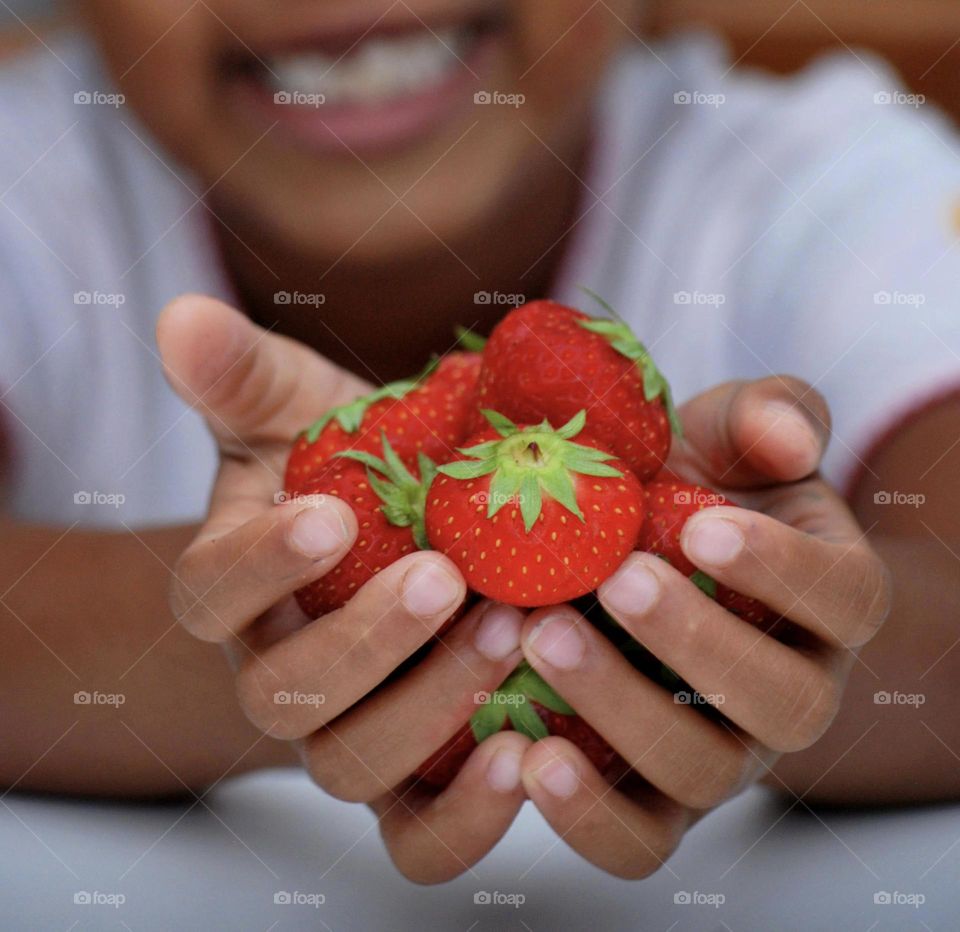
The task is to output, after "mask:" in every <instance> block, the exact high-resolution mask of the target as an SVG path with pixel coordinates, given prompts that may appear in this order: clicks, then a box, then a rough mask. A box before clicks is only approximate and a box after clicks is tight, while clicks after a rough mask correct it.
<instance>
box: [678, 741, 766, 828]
mask: <svg viewBox="0 0 960 932" xmlns="http://www.w3.org/2000/svg"><path fill="white" fill-rule="evenodd" d="M753 761H754V758H753V755H751V754H750V752H749V750H747V748H745V747H744V746H743V745H742V744H741V743H740V742H739V741H737V740H735V739H731V740H729V741H726V740H725V741H724V742H723V744H722V745H721V746H719V747H717V748H715V749H713V750H712V751H711V752H709V753H705V754H701V755H698V757H697V761H696V763H695V764H694V765H693V766H691V767H689V768H688V769H687V771H686V773H685V774H684V777H683V780H682V783H681V786H680V787H679V788H678V790H677V792H676V793H674V794H672V795H673V796H674V798H675V799H676V800H677V801H678V802H680V803H682V804H683V805H685V806H689V807H690V808H691V809H699V810H706V809H714V808H716V807H717V806H719V805H720V804H721V803H723V802H726V801H727V800H728V799H730V798H731V797H733V796H735V795H736V794H737V793H738V792H739V791H740V789H741V788H742V787H743V785H744V782H745V780H746V778H747V775H748V774H749V773H750V771H751V769H752V764H753Z"/></svg>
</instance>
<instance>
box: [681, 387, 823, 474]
mask: <svg viewBox="0 0 960 932" xmlns="http://www.w3.org/2000/svg"><path fill="white" fill-rule="evenodd" d="M680 417H681V420H682V421H683V428H684V439H683V440H682V441H680V442H678V443H676V444H675V445H674V449H673V451H672V452H671V455H670V462H669V464H668V465H669V466H670V468H671V469H673V470H674V471H675V472H679V473H681V474H682V475H686V476H689V477H691V478H696V479H703V481H705V482H707V483H712V484H714V485H720V486H726V487H728V488H748V487H753V486H766V485H772V484H774V483H781V482H796V481H799V480H800V479H804V478H806V477H807V476H809V475H810V474H812V473H814V472H816V470H817V469H818V468H819V466H820V460H821V458H822V457H823V454H824V452H825V451H826V448H827V443H828V442H829V440H830V411H829V409H828V407H827V403H826V401H824V399H823V396H822V395H821V394H820V393H819V392H817V391H816V390H815V389H814V388H812V387H811V386H810V385H808V384H807V383H806V382H804V381H802V380H800V379H796V378H793V377H791V376H771V377H770V378H765V379H758V380H757V381H755V382H727V383H725V384H723V385H718V386H716V387H715V388H712V389H710V390H709V391H706V392H704V393H703V394H702V395H698V396H697V397H696V398H693V399H691V400H690V401H688V402H687V403H686V404H685V405H683V407H682V408H681V409H680Z"/></svg>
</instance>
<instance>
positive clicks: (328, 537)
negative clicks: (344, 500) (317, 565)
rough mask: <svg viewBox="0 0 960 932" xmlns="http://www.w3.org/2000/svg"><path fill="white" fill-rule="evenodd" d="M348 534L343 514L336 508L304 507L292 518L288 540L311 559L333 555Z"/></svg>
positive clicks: (347, 538)
mask: <svg viewBox="0 0 960 932" xmlns="http://www.w3.org/2000/svg"><path fill="white" fill-rule="evenodd" d="M349 538H350V535H349V532H348V531H347V525H346V524H345V523H344V520H343V516H342V515H341V514H340V512H339V511H338V510H337V509H336V508H330V507H326V508H324V507H322V506H318V507H316V508H305V509H304V510H303V511H301V512H300V513H299V514H298V515H297V516H296V518H294V519H293V527H292V528H291V530H290V541H291V543H292V544H293V546H294V547H296V549H297V550H299V551H300V553H302V554H303V555H304V556H305V557H309V558H310V559H311V560H320V559H322V558H323V557H329V556H333V554H335V553H337V551H339V550H342V549H343V548H344V547H345V546H346V544H347V541H348V540H349Z"/></svg>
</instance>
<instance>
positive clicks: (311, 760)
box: [304, 734, 386, 803]
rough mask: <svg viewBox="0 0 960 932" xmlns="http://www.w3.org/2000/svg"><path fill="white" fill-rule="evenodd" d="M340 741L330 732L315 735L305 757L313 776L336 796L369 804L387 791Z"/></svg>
mask: <svg viewBox="0 0 960 932" xmlns="http://www.w3.org/2000/svg"><path fill="white" fill-rule="evenodd" d="M338 745H339V743H338V742H335V741H329V740H327V739H326V735H324V734H317V735H312V736H311V737H310V738H308V739H307V742H306V745H305V748H304V759H305V763H306V768H307V773H308V774H309V775H310V779H311V780H313V782H314V783H316V784H317V786H319V787H320V789H322V790H323V791H324V792H325V793H329V794H330V795H331V796H332V797H333V798H334V799H339V800H340V801H342V802H347V803H369V802H373V800H374V799H376V798H377V797H379V796H382V795H383V794H384V792H386V788H385V786H384V785H383V783H381V782H380V781H379V780H376V779H375V778H374V777H373V776H372V775H371V774H370V773H368V772H366V771H365V770H364V768H363V767H362V766H358V762H357V760H356V759H355V758H353V757H352V756H351V755H348V754H343V753H341V751H340V748H339V746H338Z"/></svg>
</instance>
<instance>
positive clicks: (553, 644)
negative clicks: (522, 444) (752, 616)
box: [523, 379, 890, 878]
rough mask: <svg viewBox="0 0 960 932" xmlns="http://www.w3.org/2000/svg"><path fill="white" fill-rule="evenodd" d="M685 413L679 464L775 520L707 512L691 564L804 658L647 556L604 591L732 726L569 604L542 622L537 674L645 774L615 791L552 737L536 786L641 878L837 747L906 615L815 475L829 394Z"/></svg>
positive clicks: (591, 856)
mask: <svg viewBox="0 0 960 932" xmlns="http://www.w3.org/2000/svg"><path fill="white" fill-rule="evenodd" d="M790 406H792V407H790ZM682 414H683V419H684V424H685V428H686V431H687V438H688V439H687V441H686V443H684V444H682V445H681V446H680V447H679V449H678V450H677V451H676V454H675V456H674V457H673V458H672V461H671V463H670V467H671V468H672V469H673V470H674V471H676V472H680V473H682V474H684V475H685V476H687V477H689V478H692V479H694V480H698V479H700V480H705V481H707V482H708V483H709V484H711V485H714V486H716V485H719V486H723V487H728V488H729V487H735V488H739V489H750V490H753V491H752V492H750V493H749V494H748V495H746V496H744V495H742V494H741V495H738V497H740V498H741V499H742V500H743V501H744V503H745V504H749V505H751V506H752V507H755V508H756V509H757V511H748V510H746V509H741V508H722V507H721V508H715V509H709V510H705V511H702V512H700V514H698V515H697V516H696V517H694V518H692V519H690V521H689V522H688V523H687V525H686V527H685V528H684V531H683V535H682V545H683V547H684V551H685V552H686V554H687V556H688V557H689V558H690V559H691V560H692V561H693V562H694V563H695V564H697V565H698V566H699V567H701V568H702V569H703V570H704V571H705V572H707V573H709V574H710V575H711V576H713V577H714V578H716V579H717V580H718V581H720V582H722V583H725V584H726V585H728V586H730V587H731V588H732V589H734V590H736V591H738V592H741V593H744V594H747V595H751V596H754V597H756V598H758V599H760V600H761V601H762V602H764V603H766V604H767V605H769V606H770V607H771V608H774V609H776V610H777V611H778V612H782V613H783V614H784V615H785V616H786V617H788V618H789V619H790V620H791V621H792V622H793V623H794V624H795V625H796V626H797V628H796V634H795V636H794V637H793V638H792V639H791V643H790V646H787V645H785V644H782V643H779V642H778V641H777V640H774V639H773V638H772V637H768V636H766V635H764V634H762V633H761V632H759V631H758V630H757V629H756V628H754V627H752V626H751V625H749V624H747V623H746V622H744V621H741V620H739V619H738V618H736V617H735V616H733V615H731V614H729V613H727V612H726V611H724V610H723V609H722V608H720V606H718V605H717V604H716V602H714V601H712V600H711V599H709V598H708V597H707V596H705V595H704V594H703V593H701V592H700V591H699V590H698V589H697V588H696V587H695V586H694V585H691V583H690V582H689V580H688V579H687V578H686V577H684V576H682V575H680V574H679V573H678V572H677V571H676V570H673V569H671V567H670V566H669V565H667V564H666V563H664V562H663V561H662V560H659V559H657V558H656V557H653V556H650V555H647V554H635V555H634V556H632V557H631V558H630V559H629V560H628V562H627V563H626V564H625V565H624V567H623V568H622V569H621V570H620V571H619V572H618V574H617V575H616V576H614V577H613V578H612V579H610V580H609V581H607V582H606V583H605V584H604V585H603V586H602V587H601V589H600V592H599V596H600V600H601V602H602V603H603V605H604V606H605V607H606V609H607V610H608V611H609V612H610V613H611V614H612V615H613V616H614V617H615V618H616V619H617V620H618V621H619V622H620V623H621V624H622V625H623V626H624V628H626V629H627V630H628V631H629V632H630V633H631V634H632V635H633V636H634V637H635V638H636V639H637V640H638V641H640V642H641V643H642V644H643V645H644V646H645V647H647V648H648V649H649V650H650V651H652V652H653V653H654V654H655V655H656V656H657V657H659V658H660V660H662V661H663V663H665V664H666V665H668V666H669V667H670V668H672V669H673V670H674V671H676V672H677V673H678V674H679V675H680V676H681V677H682V678H683V679H684V680H686V681H687V682H688V683H690V684H691V686H692V687H693V688H694V689H695V690H696V691H697V692H698V693H699V694H701V695H702V696H712V697H716V701H717V705H718V708H719V710H720V711H721V712H722V713H723V715H724V716H725V719H726V720H725V721H719V720H715V719H716V716H714V717H713V718H709V717H707V716H705V715H703V714H701V712H700V711H699V710H698V709H697V708H696V706H695V705H691V704H678V703H677V702H676V701H674V698H673V697H672V696H671V695H670V694H669V693H668V692H667V691H665V690H664V689H662V688H660V687H659V686H657V685H655V684H654V683H653V682H651V681H650V680H649V679H647V678H646V677H644V676H642V675H640V674H639V673H637V672H636V671H635V670H634V669H633V667H631V666H630V664H629V663H628V662H627V661H626V660H625V659H624V657H623V656H622V655H621V654H619V653H618V652H617V650H616V649H614V648H613V647H612V646H611V645H610V643H609V642H608V641H606V639H605V638H604V637H603V636H602V635H600V633H599V632H598V631H597V630H596V629H595V628H593V627H592V626H591V625H590V624H589V623H586V622H584V621H583V620H582V619H581V618H580V616H578V615H577V613H576V612H575V611H574V610H573V609H572V608H570V607H569V606H565V607H562V608H560V609H553V610H551V609H541V610H538V611H536V612H534V613H533V614H532V615H531V616H530V618H529V619H528V620H527V622H526V624H525V626H524V641H523V644H524V652H525V654H526V656H527V658H528V659H529V661H530V662H531V663H532V664H533V666H534V667H536V669H537V670H538V671H539V672H540V673H541V674H542V675H543V677H544V678H545V679H546V680H548V681H549V682H550V683H551V684H552V685H553V686H554V687H555V688H556V689H557V691H558V692H559V693H560V694H561V695H562V696H563V697H564V698H565V699H566V700H567V701H568V702H569V703H570V704H571V705H572V706H573V707H574V708H575V709H576V710H577V712H578V713H579V714H580V715H582V716H583V717H584V718H585V719H587V721H589V722H590V724H592V725H593V726H594V727H595V728H596V729H597V730H598V731H599V732H600V733H601V734H602V735H603V736H604V738H606V739H607V740H608V741H609V742H610V743H611V744H612V745H613V746H614V747H615V748H616V749H617V750H618V751H619V752H620V754H621V755H622V756H623V757H624V758H626V760H627V761H629V762H630V763H631V764H632V765H633V768H634V771H635V772H634V773H632V774H630V775H628V777H627V778H625V779H624V780H622V781H621V782H620V783H618V784H617V786H616V787H614V788H611V787H610V786H609V785H608V784H607V783H606V782H605V781H604V780H603V779H602V778H601V776H600V775H599V774H598V773H597V772H596V770H595V769H594V768H593V767H592V766H591V764H590V763H589V761H588V760H587V758H586V757H585V756H584V755H583V754H582V753H581V752H580V751H579V750H578V749H577V748H576V747H574V746H573V745H572V744H571V743H570V742H568V741H566V740H564V739H562V738H558V737H552V738H548V739H546V740H544V741H540V742H538V743H537V744H536V745H533V746H532V747H531V748H530V750H528V751H527V753H526V755H525V757H524V761H523V770H524V776H523V782H524V786H525V787H526V790H527V793H528V794H529V796H530V798H531V799H532V800H533V801H534V802H535V803H536V805H537V806H538V807H539V808H540V810H541V811H542V812H543V814H544V816H545V817H546V818H547V819H548V821H549V822H550V823H551V824H552V825H553V827H554V828H555V829H556V831H557V832H558V833H559V834H560V835H561V837H562V838H563V839H564V840H565V841H566V842H567V843H568V844H570V845H571V846H572V847H573V848H575V849H576V850H577V851H578V852H580V854H582V855H583V856H584V857H585V858H587V859H588V860H589V861H591V862H592V863H594V864H595V865H597V866H598V867H601V868H603V869H604V870H607V871H610V872H611V873H613V874H616V875H618V876H623V877H630V878H637V877H644V876H646V875H648V874H651V873H653V872H654V871H655V870H657V869H658V868H659V867H660V866H661V864H662V863H663V862H664V861H665V860H666V858H667V857H668V856H669V855H670V853H671V852H672V851H673V850H674V849H675V848H676V846H677V845H678V844H679V842H680V839H681V838H682V836H683V834H684V832H685V831H686V830H687V829H688V828H689V827H690V826H691V825H692V824H693V823H694V822H695V821H697V819H698V818H699V817H700V816H701V815H702V814H704V812H705V811H706V810H709V809H711V808H712V807H714V806H716V805H718V804H719V803H720V802H722V801H723V800H725V799H727V798H728V797H730V796H732V795H734V794H735V793H737V792H739V791H740V790H742V789H744V788H745V787H746V786H748V785H749V784H750V783H752V782H753V781H755V780H757V779H758V778H759V777H761V776H763V775H765V774H766V773H767V772H768V770H769V768H770V766H771V764H772V763H773V761H774V760H775V759H776V757H777V756H778V755H779V754H780V753H781V752H786V751H798V750H801V749H803V748H806V747H808V746H809V745H811V744H812V743H813V742H815V741H816V740H817V739H818V738H819V737H820V735H821V734H823V732H824V731H825V730H826V728H827V726H828V725H829V724H830V723H831V721H832V720H833V718H834V716H835V714H836V712H837V709H838V705H839V702H840V696H841V693H842V691H843V686H844V683H845V681H846V679H847V675H848V673H849V671H850V668H851V667H852V665H853V664H854V663H855V662H856V653H855V649H856V648H858V647H860V646H862V645H863V644H865V643H866V642H867V641H869V640H870V639H871V638H872V637H873V635H874V634H876V632H877V631H878V629H879V627H880V626H881V624H882V623H883V621H884V619H885V617H886V615H887V612H888V609H889V604H890V585H889V580H888V574H887V571H886V569H885V567H884V565H883V564H882V563H881V561H880V560H879V559H878V557H877V556H876V555H875V554H874V553H873V551H872V550H871V548H870V547H869V546H868V545H867V543H866V542H865V540H864V532H863V531H861V529H860V528H859V527H858V526H857V524H856V522H855V520H854V519H853V517H852V515H851V513H850V512H849V511H848V509H847V507H846V506H845V504H844V503H843V502H842V501H841V499H840V498H839V497H838V496H837V495H836V494H835V493H834V492H833V491H832V490H831V489H830V488H829V487H828V486H826V485H825V484H824V483H823V482H822V481H820V480H819V479H818V478H816V476H815V475H814V474H815V471H816V469H817V467H818V465H819V461H820V457H821V454H822V452H823V448H824V446H825V445H826V441H827V436H828V427H827V422H828V413H827V411H826V407H825V405H824V403H823V401H822V399H821V398H820V397H819V396H818V395H817V394H816V393H815V392H813V391H812V390H811V389H810V388H809V387H807V386H805V385H803V384H800V383H798V382H796V381H794V380H786V379H767V380H764V381H761V382H756V383H749V384H730V385H725V386H721V387H720V388H717V389H715V390H713V391H711V392H708V393H706V394H705V395H702V396H700V397H699V398H697V399H696V400H694V401H693V402H691V403H690V404H688V405H687V406H686V408H685V409H684V411H683V412H682ZM778 482H779V483H785V484H780V485H775V484H773V483H778ZM547 619H549V620H547ZM637 774H639V777H641V778H643V779H642V780H641V779H639V778H638V777H637ZM532 857H533V856H531V858H532Z"/></svg>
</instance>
